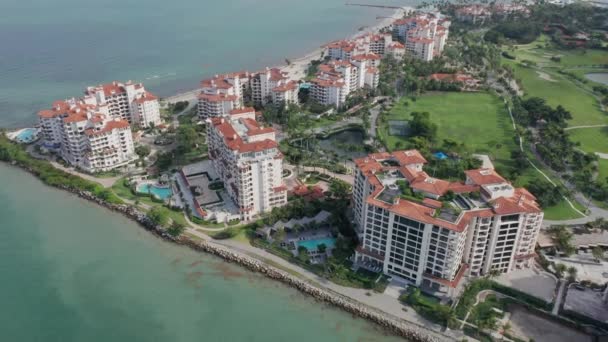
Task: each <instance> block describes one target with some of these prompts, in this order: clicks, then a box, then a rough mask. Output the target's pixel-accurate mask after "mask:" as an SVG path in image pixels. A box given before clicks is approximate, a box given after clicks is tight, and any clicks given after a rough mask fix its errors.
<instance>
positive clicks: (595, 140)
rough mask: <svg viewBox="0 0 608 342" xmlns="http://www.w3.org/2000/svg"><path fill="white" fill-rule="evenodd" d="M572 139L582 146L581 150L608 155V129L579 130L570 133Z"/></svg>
mask: <svg viewBox="0 0 608 342" xmlns="http://www.w3.org/2000/svg"><path fill="white" fill-rule="evenodd" d="M568 134H569V135H570V139H571V140H572V141H574V142H578V143H580V144H581V146H580V147H579V148H580V149H581V150H583V151H585V152H588V153H593V152H602V153H608V127H593V128H578V129H572V130H569V131H568Z"/></svg>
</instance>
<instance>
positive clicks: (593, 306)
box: [564, 286, 608, 322]
mask: <svg viewBox="0 0 608 342" xmlns="http://www.w3.org/2000/svg"><path fill="white" fill-rule="evenodd" d="M602 297H603V296H602V292H600V291H594V290H591V289H585V290H579V289H577V288H575V287H574V286H570V288H569V289H568V293H567V294H566V302H565V303H564V309H566V310H571V311H575V312H578V313H581V314H583V315H585V316H589V317H591V318H593V319H596V320H598V321H602V322H608V304H606V302H604V301H603V298H602Z"/></svg>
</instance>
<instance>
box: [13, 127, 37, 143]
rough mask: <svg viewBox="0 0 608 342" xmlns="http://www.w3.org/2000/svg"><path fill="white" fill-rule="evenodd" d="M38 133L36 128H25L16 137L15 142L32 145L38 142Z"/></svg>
mask: <svg viewBox="0 0 608 342" xmlns="http://www.w3.org/2000/svg"><path fill="white" fill-rule="evenodd" d="M36 132H37V130H36V129H35V128H24V129H22V130H21V131H19V133H17V135H16V136H15V140H16V141H17V142H20V143H30V142H32V141H34V140H36Z"/></svg>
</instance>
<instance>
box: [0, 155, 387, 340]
mask: <svg viewBox="0 0 608 342" xmlns="http://www.w3.org/2000/svg"><path fill="white" fill-rule="evenodd" d="M0 179H2V186H1V187H0V274H1V275H2V276H1V279H2V281H0V303H2V310H0V341H15V342H17V341H18V342H30V341H44V342H55V341H57V342H71V341H74V342H81V341H87V342H98V341H99V342H106V341H113V342H122V341H125V342H135V341H146V342H150V341H173V342H181V341H296V342H297V341H397V340H398V339H397V338H396V337H391V336H385V334H384V332H382V331H380V330H378V329H377V327H376V326H375V325H372V324H371V323H368V322H366V321H364V320H360V319H354V318H353V317H352V316H351V315H349V314H346V313H344V312H342V311H338V310H336V309H334V308H332V307H329V306H326V305H324V304H322V303H318V302H315V301H314V300H312V299H310V298H308V297H305V296H303V295H302V294H300V293H299V292H297V291H295V290H293V289H291V288H287V287H285V286H283V285H282V284H280V283H278V282H275V281H271V280H268V279H266V278H263V277H262V276H260V275H258V274H255V273H251V272H248V271H246V270H245V269H243V268H240V267H238V266H236V265H232V264H228V263H225V262H223V261H222V260H221V259H218V258H215V257H212V256H209V255H206V254H203V253H196V252H194V251H191V250H189V249H187V248H184V247H180V246H175V245H173V244H170V243H167V242H165V241H162V240H160V239H158V238H156V237H154V236H153V235H151V234H149V233H148V232H146V231H144V230H143V229H142V228H140V227H139V226H137V225H135V224H134V223H133V222H131V221H129V220H127V219H126V218H124V217H122V216H120V215H116V214H113V213H110V212H109V211H107V210H105V209H103V208H100V207H97V206H95V205H93V204H90V203H88V202H85V201H83V200H81V199H79V198H77V197H75V196H73V195H70V194H68V193H65V192H62V191H59V190H55V189H51V188H48V187H46V186H43V185H42V184H41V183H40V182H39V181H38V180H37V179H35V178H34V177H32V176H30V175H29V174H26V173H24V172H22V171H20V170H18V169H15V168H12V167H9V166H8V165H6V164H3V163H0Z"/></svg>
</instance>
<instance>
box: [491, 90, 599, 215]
mask: <svg viewBox="0 0 608 342" xmlns="http://www.w3.org/2000/svg"><path fill="white" fill-rule="evenodd" d="M503 100H504V102H505V105H506V106H507V110H508V112H509V116H510V117H511V124H512V125H513V129H514V130H515V134H517V130H516V128H517V126H516V124H515V118H514V117H513V112H512V111H511V107H510V106H509V104H508V103H507V100H506V99H503ZM517 137H518V138H519V150H520V151H521V152H524V144H523V137H522V136H521V135H519V134H518V135H517ZM526 160H528V163H530V165H532V167H533V168H534V169H535V170H536V171H538V173H540V174H541V175H542V176H543V177H544V178H545V179H546V180H547V181H549V183H551V184H552V185H553V186H557V184H555V182H553V181H552V180H551V178H549V176H547V175H546V174H545V173H544V172H543V171H541V170H540V169H539V168H538V167H537V166H536V165H535V164H534V163H533V162H532V160H530V158H528V157H526ZM562 198H563V199H564V200H565V201H566V202H567V203H568V205H569V206H570V207H571V208H572V209H573V210H574V211H576V212H577V213H579V214H580V215H581V216H583V217H584V216H585V214H584V213H583V212H582V211H580V210H578V209H577V208H576V207H575V206H574V204H573V203H572V202H571V201H570V199H569V198H568V197H566V196H565V195H562ZM607 213H608V212H607Z"/></svg>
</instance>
